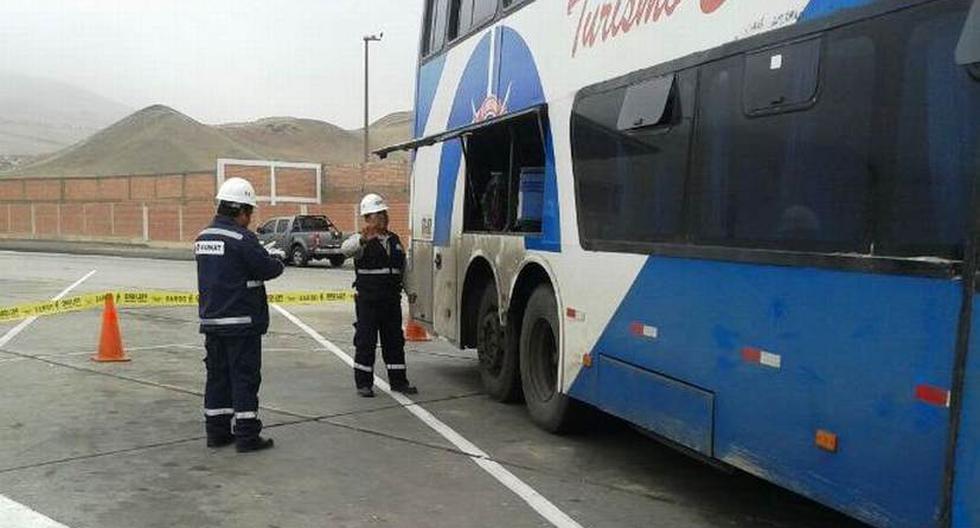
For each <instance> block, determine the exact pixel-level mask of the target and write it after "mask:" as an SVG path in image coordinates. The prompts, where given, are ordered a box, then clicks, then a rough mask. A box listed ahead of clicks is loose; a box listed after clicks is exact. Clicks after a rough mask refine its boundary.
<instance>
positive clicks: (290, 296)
mask: <svg viewBox="0 0 980 528" xmlns="http://www.w3.org/2000/svg"><path fill="white" fill-rule="evenodd" d="M109 294H112V296H113V300H114V301H115V302H116V306H118V307H120V308H133V307H146V306H153V307H176V306H197V299H198V295H197V293H193V292H177V291H127V292H102V293H88V294H84V295H76V296H74V297H66V298H64V299H60V300H57V301H44V302H33V303H24V304H19V305H15V306H10V307H0V322H5V321H17V320H20V319H27V318H28V317H41V316H46V315H56V314H63V313H69V312H80V311H83V310H91V309H95V308H101V307H102V306H104V305H105V298H106V296H107V295H109ZM268 296H269V302H270V303H275V304H322V303H334V302H351V301H353V300H354V292H353V291H346V290H337V291H305V292H283V293H270V294H268Z"/></svg>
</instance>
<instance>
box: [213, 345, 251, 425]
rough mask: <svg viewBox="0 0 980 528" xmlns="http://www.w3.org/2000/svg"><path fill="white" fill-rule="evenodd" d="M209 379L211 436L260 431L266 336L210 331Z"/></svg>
mask: <svg viewBox="0 0 980 528" xmlns="http://www.w3.org/2000/svg"><path fill="white" fill-rule="evenodd" d="M204 348H205V349H207V357H205V359H204V363H205V365H206V366H207V371H208V373H207V382H206V384H205V387H204V419H205V430H206V431H207V434H208V436H209V437H221V436H226V435H230V434H232V428H231V423H232V418H234V419H235V430H234V434H235V436H236V437H239V438H251V437H256V436H258V435H259V431H261V430H262V422H261V421H259V418H258V410H259V385H261V383H262V373H261V369H262V336H260V335H247V336H224V335H215V334H206V336H205V339H204Z"/></svg>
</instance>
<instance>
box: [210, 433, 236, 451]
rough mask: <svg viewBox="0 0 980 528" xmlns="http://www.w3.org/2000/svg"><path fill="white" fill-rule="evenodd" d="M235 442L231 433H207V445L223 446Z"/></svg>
mask: <svg viewBox="0 0 980 528" xmlns="http://www.w3.org/2000/svg"><path fill="white" fill-rule="evenodd" d="M234 443H235V436H234V435H232V434H231V433H228V434H224V435H210V434H209V435H208V447H215V448H217V447H225V446H230V445H231V444H234Z"/></svg>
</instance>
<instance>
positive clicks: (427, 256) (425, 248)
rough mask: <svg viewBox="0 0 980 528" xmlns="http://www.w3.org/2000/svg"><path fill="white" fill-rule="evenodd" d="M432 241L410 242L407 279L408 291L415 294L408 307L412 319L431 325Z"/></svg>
mask: <svg viewBox="0 0 980 528" xmlns="http://www.w3.org/2000/svg"><path fill="white" fill-rule="evenodd" d="M432 268H433V266H432V241H431V240H412V255H411V261H410V262H409V272H408V277H406V279H407V286H408V291H410V292H412V293H414V294H415V302H414V303H411V304H410V305H409V313H410V314H411V317H412V319H414V320H416V321H422V322H424V323H429V324H432V322H433V321H434V319H433V318H432V308H433V307H432V273H433V269H432Z"/></svg>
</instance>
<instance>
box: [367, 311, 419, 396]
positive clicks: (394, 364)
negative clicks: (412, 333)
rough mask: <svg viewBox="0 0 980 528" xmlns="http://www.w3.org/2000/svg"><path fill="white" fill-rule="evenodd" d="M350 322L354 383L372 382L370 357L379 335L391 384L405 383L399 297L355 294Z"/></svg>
mask: <svg viewBox="0 0 980 528" xmlns="http://www.w3.org/2000/svg"><path fill="white" fill-rule="evenodd" d="M356 309H357V322H356V323H354V329H355V332H354V348H355V349H356V354H355V355H354V384H355V385H356V386H357V388H359V389H360V388H363V387H370V386H372V385H373V384H374V358H375V350H376V349H377V346H378V336H380V337H381V354H382V356H383V357H384V361H385V365H386V366H387V367H388V382H389V383H390V384H391V386H392V387H399V386H404V385H406V384H408V377H407V374H406V370H405V335H404V334H403V333H402V306H401V299H400V298H398V297H394V298H392V299H381V300H365V299H361V298H358V300H357V304H356Z"/></svg>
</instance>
